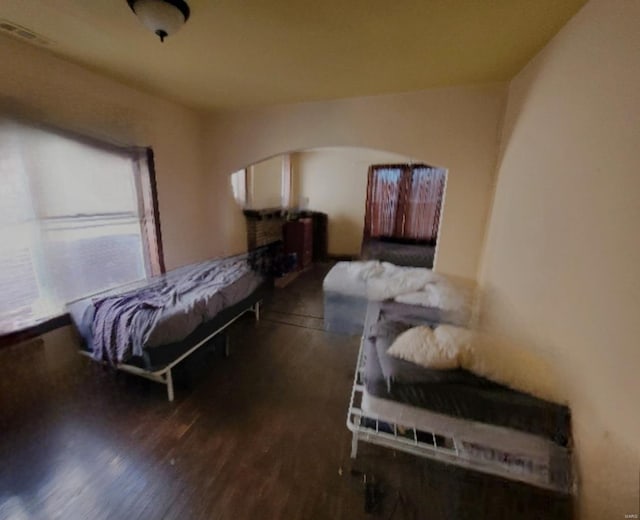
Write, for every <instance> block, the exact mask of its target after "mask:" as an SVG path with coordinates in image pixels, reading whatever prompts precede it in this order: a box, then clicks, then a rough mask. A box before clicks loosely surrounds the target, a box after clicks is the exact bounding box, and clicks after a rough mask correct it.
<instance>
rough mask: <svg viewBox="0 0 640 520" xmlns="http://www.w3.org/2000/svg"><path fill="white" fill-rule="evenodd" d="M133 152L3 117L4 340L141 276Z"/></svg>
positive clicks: (0, 264)
mask: <svg viewBox="0 0 640 520" xmlns="http://www.w3.org/2000/svg"><path fill="white" fill-rule="evenodd" d="M145 166H146V162H145V161H144V160H143V157H142V156H141V155H140V154H139V153H138V152H135V151H129V150H119V149H116V148H113V149H111V148H108V147H100V146H97V145H94V144H91V143H88V142H85V141H82V140H78V139H74V138H71V137H68V136H64V135H61V134H58V133H54V132H51V131H47V130H43V129H38V128H34V127H30V126H26V125H23V124H19V123H16V122H13V121H6V120H5V121H0V334H4V333H7V332H12V331H15V330H19V329H21V328H24V327H27V326H30V325H33V324H35V323H38V322H39V321H42V320H45V319H48V318H51V317H53V316H56V315H60V314H62V313H63V312H64V305H65V303H67V302H69V301H71V300H73V299H76V298H79V297H82V296H87V295H90V294H93V293H96V292H99V291H102V290H104V289H108V288H110V287H114V286H117V285H121V284H124V283H128V282H131V281H135V280H139V279H142V278H144V277H145V276H146V275H147V272H148V268H147V266H148V264H149V262H148V259H147V248H146V246H145V244H146V242H145V240H144V237H143V218H144V215H145V211H144V210H143V207H142V204H143V203H142V196H141V193H140V192H141V188H140V186H141V183H140V175H141V173H140V172H141V169H142V168H143V167H145Z"/></svg>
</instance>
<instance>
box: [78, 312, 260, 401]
mask: <svg viewBox="0 0 640 520" xmlns="http://www.w3.org/2000/svg"><path fill="white" fill-rule="evenodd" d="M261 304H262V300H258V301H257V302H255V303H254V304H252V305H251V306H249V307H247V308H246V309H244V310H243V311H241V312H239V313H238V314H236V315H235V316H234V317H233V318H231V319H230V320H229V321H227V322H226V323H225V324H224V325H222V326H221V327H219V328H218V329H216V330H215V331H214V332H212V333H211V334H209V335H208V336H207V337H206V338H204V339H203V340H201V341H199V342H198V343H196V344H195V345H194V346H193V347H191V348H190V349H189V350H187V351H186V352H184V353H183V354H181V355H180V356H179V357H177V358H176V359H174V360H173V361H171V362H170V363H169V364H167V365H166V366H165V367H163V368H161V369H159V370H154V371H150V370H146V369H144V368H141V367H138V366H135V365H129V364H127V363H118V364H117V365H116V368H117V369H118V370H122V371H123V372H128V373H129V374H133V375H136V376H140V377H144V378H145V379H150V380H151V381H155V382H156V383H161V384H163V385H166V387H167V399H168V400H169V402H172V401H173V399H174V389H173V375H172V373H171V370H172V369H173V367H175V366H176V365H177V364H179V363H180V362H182V361H184V360H185V359H186V358H188V357H189V356H190V355H191V354H193V353H194V352H195V351H196V350H198V349H199V348H200V347H202V346H203V345H204V344H206V343H207V342H209V340H211V339H212V338H213V337H215V336H217V335H218V334H220V333H221V332H222V331H224V330H225V329H226V328H227V327H229V326H230V325H231V324H232V323H234V322H235V321H236V320H238V319H239V318H240V317H241V316H243V315H244V314H245V313H247V312H253V313H254V314H255V318H256V321H260V305H261ZM224 351H225V355H226V356H229V339H228V338H227V339H226V342H225V348H224ZM80 353H81V354H84V355H86V356H89V357H91V352H88V351H86V350H81V351H80Z"/></svg>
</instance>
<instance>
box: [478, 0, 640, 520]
mask: <svg viewBox="0 0 640 520" xmlns="http://www.w3.org/2000/svg"><path fill="white" fill-rule="evenodd" d="M639 27H640V2H636V1H628V0H592V1H591V2H590V3H588V4H587V5H586V6H585V8H584V9H583V10H582V11H581V12H579V13H578V15H577V16H576V17H575V18H574V19H572V20H571V21H570V22H569V24H568V25H567V26H566V27H565V28H564V29H562V31H561V32H560V33H559V34H558V35H557V36H556V38H555V39H554V40H552V42H551V43H550V44H549V45H548V46H547V47H546V48H545V49H544V51H543V52H542V53H541V54H540V55H539V56H538V57H537V58H536V59H534V60H533V61H532V62H531V63H530V64H529V65H528V66H527V67H526V68H525V69H524V70H523V71H522V72H521V73H520V74H519V75H518V76H517V77H516V78H515V79H514V81H513V82H512V84H511V86H510V89H509V101H508V109H507V113H506V119H505V127H504V134H503V138H502V144H501V154H500V165H499V173H498V181H497V189H496V193H495V200H494V206H493V211H492V214H491V219H490V225H489V232H488V238H487V241H486V247H485V253H484V256H483V262H482V268H481V276H480V278H481V284H482V287H483V288H484V290H485V300H484V305H483V313H482V321H481V324H482V325H483V326H484V327H485V328H486V329H487V330H489V331H492V332H493V333H495V334H499V335H500V336H502V337H503V338H506V339H508V340H509V341H510V342H511V343H512V344H517V345H521V346H523V347H526V348H528V349H529V350H530V351H531V352H534V353H536V354H537V355H539V356H541V357H544V358H545V359H546V360H547V361H548V362H549V363H551V364H552V365H553V366H554V368H555V370H556V372H557V373H558V375H559V379H560V381H562V382H563V388H562V389H561V391H560V392H559V393H558V397H561V398H566V399H568V401H569V404H570V406H571V410H572V414H573V427H574V436H575V442H576V448H577V455H578V463H579V470H580V479H581V482H580V485H581V489H580V496H581V499H580V515H579V517H580V518H583V519H594V520H596V519H598V520H600V519H604V518H624V515H625V514H631V513H636V514H637V513H638V504H639V493H640V483H639V482H638V472H639V468H640V411H639V409H638V402H640V384H638V369H639V368H640V347H639V345H640V319H639V317H640V270H639V266H640V228H639V226H640V119H639V115H640V88H639V85H640V30H639V29H638V28H639Z"/></svg>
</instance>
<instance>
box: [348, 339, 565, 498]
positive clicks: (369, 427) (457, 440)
mask: <svg viewBox="0 0 640 520" xmlns="http://www.w3.org/2000/svg"><path fill="white" fill-rule="evenodd" d="M365 362H366V355H365V349H364V338H363V339H362V340H361V342H360V351H359V353H358V361H357V366H356V371H355V375H354V384H353V388H352V391H351V398H350V401H349V410H348V413H347V428H348V429H349V430H350V431H351V432H352V442H351V458H354V459H355V458H356V456H357V453H358V441H364V442H368V443H371V444H376V445H379V446H383V447H386V448H391V449H397V450H401V451H404V452H407V453H411V454H413V455H417V456H420V457H427V458H431V459H435V460H439V461H441V462H445V463H449V464H455V465H457V466H462V467H465V468H468V469H473V470H477V471H481V472H484V473H489V474H492V475H497V476H500V477H504V478H507V479H510V480H517V481H520V482H524V483H527V484H532V485H535V486H538V487H541V488H545V489H551V490H554V491H559V492H562V493H575V492H576V483H575V482H573V483H572V481H571V478H567V477H568V476H567V475H566V474H563V473H562V472H560V474H558V472H557V471H555V470H554V468H553V463H552V460H551V456H550V454H549V453H526V452H523V451H518V452H517V453H513V452H509V451H506V450H505V449H501V447H500V446H492V445H490V444H488V443H486V442H485V440H484V439H482V440H479V439H474V438H473V437H472V436H471V435H470V436H468V437H462V436H458V435H455V434H451V433H449V432H446V431H439V429H438V427H437V425H434V428H433V429H432V431H424V429H418V428H417V427H416V426H415V425H412V424H399V423H397V422H394V420H392V419H389V418H385V417H381V416H378V415H376V414H374V413H370V412H365V411H364V410H363V409H362V399H363V395H364V392H365V385H364V367H365ZM461 420H463V421H464V419H461ZM514 435H515V434H514ZM569 477H570V476H569Z"/></svg>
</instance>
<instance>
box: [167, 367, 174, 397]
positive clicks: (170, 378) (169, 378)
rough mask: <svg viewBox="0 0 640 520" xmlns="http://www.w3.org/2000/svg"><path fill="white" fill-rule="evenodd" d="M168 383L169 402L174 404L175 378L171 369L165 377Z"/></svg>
mask: <svg viewBox="0 0 640 520" xmlns="http://www.w3.org/2000/svg"><path fill="white" fill-rule="evenodd" d="M165 379H166V382H167V399H169V402H170V403H172V402H173V376H172V375H171V369H169V370H168V371H167V375H166V376H165Z"/></svg>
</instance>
